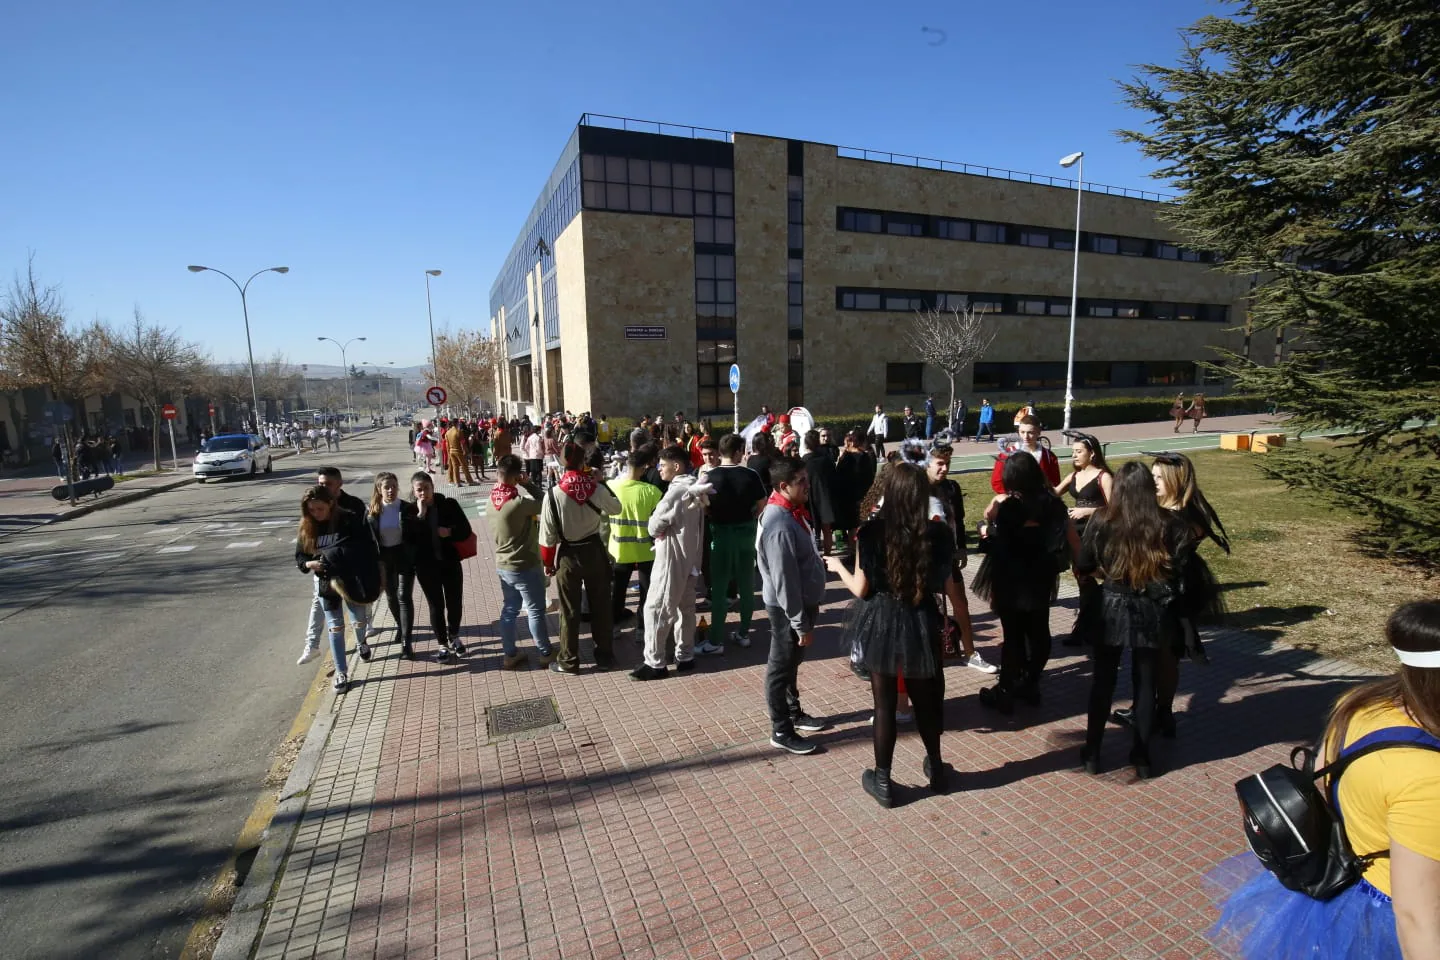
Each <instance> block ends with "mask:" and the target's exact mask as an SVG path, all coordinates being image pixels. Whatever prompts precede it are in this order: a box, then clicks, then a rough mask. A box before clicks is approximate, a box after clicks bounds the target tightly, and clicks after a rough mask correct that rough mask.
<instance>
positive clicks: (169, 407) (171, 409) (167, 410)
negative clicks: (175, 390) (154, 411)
mask: <svg viewBox="0 0 1440 960" xmlns="http://www.w3.org/2000/svg"><path fill="white" fill-rule="evenodd" d="M178 415H179V411H178V410H176V409H175V404H173V403H167V404H165V406H163V407H161V408H160V416H162V417H164V418H165V419H166V420H174V419H175V418H176V417H177V416H178Z"/></svg>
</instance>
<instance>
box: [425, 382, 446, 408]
mask: <svg viewBox="0 0 1440 960" xmlns="http://www.w3.org/2000/svg"><path fill="white" fill-rule="evenodd" d="M445 396H446V394H445V388H444V387H431V388H430V389H429V390H426V391H425V402H426V403H428V404H430V406H432V407H439V406H443V405H444V403H445Z"/></svg>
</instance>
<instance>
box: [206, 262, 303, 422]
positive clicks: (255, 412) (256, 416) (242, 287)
mask: <svg viewBox="0 0 1440 960" xmlns="http://www.w3.org/2000/svg"><path fill="white" fill-rule="evenodd" d="M185 269H186V270H189V271H190V272H191V273H201V272H202V271H205V270H209V271H210V272H211V273H218V274H220V276H222V277H224V278H225V279H226V280H229V281H230V282H231V283H233V284H235V289H236V290H239V291H240V311H241V312H242V313H243V314H245V352H246V353H247V354H248V355H249V357H250V402H251V403H252V404H254V406H253V408H252V409H251V411H250V418H251V420H252V421H253V422H254V426H255V432H256V433H259V432H260V391H259V390H258V389H257V388H256V386H255V350H254V348H253V347H251V346H250V307H249V305H247V304H246V302H245V292H246V291H247V290H249V289H250V280H254V279H255V278H256V277H258V276H260V274H262V273H289V272H290V268H289V267H266V268H265V269H264V270H256V271H255V272H254V273H252V274H251V275H250V280H246V281H245V282H244V283H243V284H241V283H239V282H237V281H236V280H235V278H234V277H232V276H230V274H228V273H226V272H225V271H224V270H216V269H215V268H214V267H202V266H198V265H197V264H193V263H192V264H191V265H190V266H188V267H186V268H185Z"/></svg>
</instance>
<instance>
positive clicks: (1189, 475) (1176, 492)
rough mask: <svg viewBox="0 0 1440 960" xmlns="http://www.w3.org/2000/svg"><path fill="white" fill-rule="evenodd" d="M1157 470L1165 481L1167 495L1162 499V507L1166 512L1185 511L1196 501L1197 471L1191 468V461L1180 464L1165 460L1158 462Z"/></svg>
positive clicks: (1182, 461)
mask: <svg viewBox="0 0 1440 960" xmlns="http://www.w3.org/2000/svg"><path fill="white" fill-rule="evenodd" d="M1155 469H1156V470H1158V471H1160V477H1161V479H1163V480H1164V481H1165V495H1164V496H1163V497H1162V498H1160V506H1162V507H1164V508H1165V509H1166V510H1183V509H1185V508H1186V507H1188V506H1189V505H1190V501H1191V500H1193V499H1195V490H1196V486H1195V471H1194V469H1193V468H1192V467H1191V466H1190V460H1189V459H1188V458H1187V459H1184V460H1181V461H1179V462H1178V463H1171V462H1168V461H1165V460H1157V461H1156V462H1155Z"/></svg>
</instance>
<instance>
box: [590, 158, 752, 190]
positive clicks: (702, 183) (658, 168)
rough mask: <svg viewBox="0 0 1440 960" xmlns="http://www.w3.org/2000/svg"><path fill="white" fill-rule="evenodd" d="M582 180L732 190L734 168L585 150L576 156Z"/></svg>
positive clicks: (687, 188) (733, 187)
mask: <svg viewBox="0 0 1440 960" xmlns="http://www.w3.org/2000/svg"><path fill="white" fill-rule="evenodd" d="M580 170H581V175H582V176H583V177H584V179H586V180H599V181H604V182H605V183H628V184H635V185H640V186H656V187H681V188H683V189H686V190H689V189H691V188H692V187H693V188H694V189H696V190H713V191H714V192H716V193H734V192H735V175H734V171H732V170H730V169H729V168H727V167H707V166H701V165H700V164H690V163H671V162H670V161H668V160H641V159H638V158H636V157H602V156H597V155H596V154H593V153H587V154H585V155H584V156H583V157H581V158H580Z"/></svg>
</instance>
